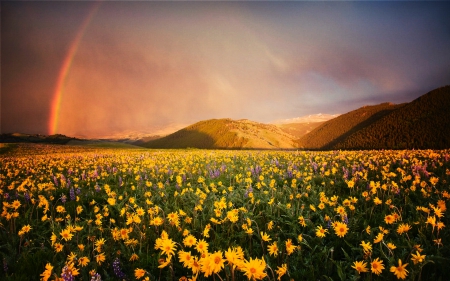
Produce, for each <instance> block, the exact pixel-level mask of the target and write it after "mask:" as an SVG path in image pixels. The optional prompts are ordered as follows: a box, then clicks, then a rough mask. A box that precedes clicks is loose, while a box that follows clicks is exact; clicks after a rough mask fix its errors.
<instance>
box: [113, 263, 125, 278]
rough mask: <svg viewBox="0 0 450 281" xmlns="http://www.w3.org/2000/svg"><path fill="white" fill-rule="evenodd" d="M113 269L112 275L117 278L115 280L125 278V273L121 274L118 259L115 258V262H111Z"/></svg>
mask: <svg viewBox="0 0 450 281" xmlns="http://www.w3.org/2000/svg"><path fill="white" fill-rule="evenodd" d="M112 266H113V269H114V274H115V275H116V276H117V278H119V279H120V280H122V279H124V278H125V273H123V271H122V269H120V261H119V258H115V260H114V261H113V264H112Z"/></svg>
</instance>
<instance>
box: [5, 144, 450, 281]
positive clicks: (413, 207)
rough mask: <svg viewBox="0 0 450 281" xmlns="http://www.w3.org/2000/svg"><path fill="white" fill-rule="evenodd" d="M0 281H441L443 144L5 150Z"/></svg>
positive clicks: (444, 272)
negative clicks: (415, 146) (440, 146)
mask: <svg viewBox="0 0 450 281" xmlns="http://www.w3.org/2000/svg"><path fill="white" fill-rule="evenodd" d="M0 187H1V191H0V192H1V193H0V195H1V201H2V213H1V217H0V241H1V243H0V259H1V262H2V268H1V270H0V279H1V280H39V279H41V280H152V281H153V280H216V281H219V280H220V281H224V280H273V281H274V280H397V279H407V280H450V267H449V265H450V231H449V230H448V227H447V226H448V224H449V215H448V211H447V210H448V209H447V207H448V201H449V199H450V150H441V151H436V150H401V151H394V150H384V151H326V152H318V151H315V152H313V151H218V150H145V149H126V150H124V149H111V148H109V149H108V148H104V149H100V148H92V147H91V148H85V147H81V146H80V147H75V146H49V145H25V144H23V145H17V146H16V147H15V148H14V149H9V150H7V151H4V152H2V154H0Z"/></svg>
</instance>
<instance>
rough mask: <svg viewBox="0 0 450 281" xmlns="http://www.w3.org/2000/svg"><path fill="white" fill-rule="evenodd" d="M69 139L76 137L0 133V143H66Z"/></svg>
mask: <svg viewBox="0 0 450 281" xmlns="http://www.w3.org/2000/svg"><path fill="white" fill-rule="evenodd" d="M71 140H77V138H73V137H68V136H65V135H60V134H56V135H50V136H47V135H40V134H21V133H12V134H1V135H0V143H48V144H66V143H68V142H69V141H71Z"/></svg>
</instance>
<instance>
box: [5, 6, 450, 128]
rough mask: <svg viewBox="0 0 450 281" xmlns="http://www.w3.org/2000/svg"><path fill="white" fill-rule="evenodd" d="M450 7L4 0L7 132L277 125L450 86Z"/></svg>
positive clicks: (398, 99) (413, 97)
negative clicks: (233, 122) (231, 122)
mask: <svg viewBox="0 0 450 281" xmlns="http://www.w3.org/2000/svg"><path fill="white" fill-rule="evenodd" d="M449 14H450V3H449V2H391V1H388V2H128V1H116V2H108V1H105V2H89V1H88V2H54V1H51V2H5V1H2V2H1V132H2V133H8V132H23V133H41V134H54V133H62V134H66V135H71V136H84V137H99V136H106V135H111V134H117V133H122V132H130V131H136V132H147V133H152V132H157V131H158V130H161V129H164V128H167V127H177V126H179V125H180V124H191V123H194V122H197V121H200V120H204V119H210V118H225V117H228V118H233V119H243V118H245V119H250V120H253V121H258V122H272V121H275V120H279V119H288V118H295V117H300V116H305V115H309V114H317V113H328V114H339V113H345V112H348V111H350V110H353V109H356V108H359V107H361V106H363V105H370V104H377V103H381V102H394V103H402V102H409V101H412V100H413V99H415V98H417V97H419V96H420V95H423V94H425V93H427V92H428V91H430V90H432V89H434V88H437V87H440V86H444V85H448V84H450V52H449V50H450V36H449V34H450V17H448V15H449Z"/></svg>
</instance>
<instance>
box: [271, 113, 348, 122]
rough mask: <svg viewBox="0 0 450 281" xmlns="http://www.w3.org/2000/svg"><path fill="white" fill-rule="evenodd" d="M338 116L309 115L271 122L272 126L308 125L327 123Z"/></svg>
mask: <svg viewBox="0 0 450 281" xmlns="http://www.w3.org/2000/svg"><path fill="white" fill-rule="evenodd" d="M339 115H340V114H323V113H318V114H310V115H306V116H302V117H295V118H290V119H281V120H276V121H274V122H272V124H275V125H281V124H300V123H306V124H308V123H317V122H325V121H328V120H330V119H333V118H336V117H338V116H339Z"/></svg>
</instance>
